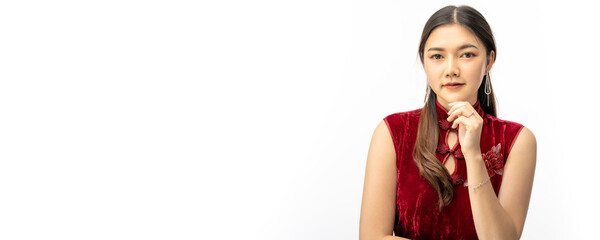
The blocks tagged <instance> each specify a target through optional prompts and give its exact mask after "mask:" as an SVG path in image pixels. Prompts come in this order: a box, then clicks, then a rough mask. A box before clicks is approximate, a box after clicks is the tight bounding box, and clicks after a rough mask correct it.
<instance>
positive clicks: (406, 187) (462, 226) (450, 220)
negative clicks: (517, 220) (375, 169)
mask: <svg viewBox="0 0 600 240" xmlns="http://www.w3.org/2000/svg"><path fill="white" fill-rule="evenodd" d="M473 108H474V109H475V110H476V111H477V113H479V115H480V116H481V117H482V118H483V126H482V130H481V145H480V147H481V152H482V157H483V159H484V162H485V166H486V168H487V169H488V174H489V175H490V177H491V179H490V182H491V184H492V186H493V189H494V191H495V193H496V196H498V191H499V190H500V184H501V183H502V170H503V169H504V161H505V159H506V156H508V154H509V153H510V149H511V148H512V145H513V144H514V140H515V139H516V137H517V135H518V134H519V132H520V131H521V129H522V128H523V125H521V124H519V123H516V122H511V121H506V120H501V119H498V118H496V117H494V116H492V115H489V114H486V113H485V112H483V109H482V108H481V106H480V103H479V100H477V102H476V103H475V104H474V105H473ZM421 110H422V108H421V109H416V110H412V111H407V112H399V113H393V114H390V115H388V116H386V117H385V118H384V121H385V123H386V124H387V127H388V130H389V131H390V134H391V136H392V140H393V142H394V146H395V150H396V169H397V183H398V185H397V192H396V215H395V216H396V217H395V223H394V235H395V236H399V237H405V238H409V239H436V240H438V239H448V240H449V239H478V237H477V233H476V231H475V225H474V222H473V215H472V212H471V203H470V201H469V192H468V187H467V186H468V182H467V166H466V163H465V159H464V156H463V154H462V151H461V149H460V142H459V140H458V135H457V140H456V144H455V146H453V147H449V146H448V143H447V136H448V133H449V132H450V131H456V133H458V131H457V130H458V128H457V129H452V128H451V124H450V123H449V122H448V121H447V120H446V119H447V118H448V111H447V110H446V109H445V108H444V107H443V106H442V105H441V104H440V103H439V102H437V101H436V113H437V119H438V126H439V127H440V131H439V132H440V136H439V143H438V148H437V154H436V155H437V158H438V160H439V161H440V162H442V163H445V161H446V159H447V158H448V156H449V155H450V154H453V156H454V159H455V164H454V165H455V167H454V172H453V173H452V174H451V176H452V181H453V184H454V199H453V200H452V202H450V204H449V205H447V206H445V207H444V208H442V211H441V212H439V211H438V209H437V204H438V196H437V193H436V192H435V190H434V189H433V187H431V185H430V184H429V182H428V181H427V180H426V179H425V178H423V177H422V176H421V175H420V173H419V169H418V168H417V166H416V165H415V162H414V161H413V157H412V150H413V148H414V146H415V140H416V137H417V129H418V128H417V127H418V124H419V118H420V113H421ZM475 184H478V183H475ZM475 184H473V185H475Z"/></svg>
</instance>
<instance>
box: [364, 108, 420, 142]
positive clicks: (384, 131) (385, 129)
mask: <svg viewBox="0 0 600 240" xmlns="http://www.w3.org/2000/svg"><path fill="white" fill-rule="evenodd" d="M420 115H421V108H419V109H414V110H410V111H404V112H396V113H392V114H388V115H387V116H385V117H384V118H383V120H382V121H381V122H380V123H379V125H377V128H376V129H375V132H376V133H375V134H377V135H378V136H382V135H386V136H388V137H389V136H391V139H392V141H393V143H394V145H396V146H398V145H399V144H400V142H401V140H402V136H403V135H404V132H405V129H406V128H410V127H411V126H412V125H414V124H418V119H419V116H420Z"/></svg>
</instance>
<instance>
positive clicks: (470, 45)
mask: <svg viewBox="0 0 600 240" xmlns="http://www.w3.org/2000/svg"><path fill="white" fill-rule="evenodd" d="M465 48H475V49H479V48H477V47H476V46H475V45H473V44H465V45H462V46H460V47H459V48H458V50H459V51H460V50H463V49H465ZM427 51H428V52H429V51H442V52H443V51H444V49H443V48H438V47H433V48H429V49H427Z"/></svg>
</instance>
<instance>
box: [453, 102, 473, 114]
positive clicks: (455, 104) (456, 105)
mask: <svg viewBox="0 0 600 240" xmlns="http://www.w3.org/2000/svg"><path fill="white" fill-rule="evenodd" d="M451 104H452V105H451V107H450V110H448V116H450V115H451V114H452V113H454V112H455V111H456V110H458V109H460V108H462V107H465V106H467V105H470V104H468V102H453V103H451ZM448 105H450V104H448Z"/></svg>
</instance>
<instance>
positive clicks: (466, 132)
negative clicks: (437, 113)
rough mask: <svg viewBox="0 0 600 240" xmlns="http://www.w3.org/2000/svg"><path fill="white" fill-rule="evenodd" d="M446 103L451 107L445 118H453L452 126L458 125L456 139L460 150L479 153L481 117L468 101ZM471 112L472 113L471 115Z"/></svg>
mask: <svg viewBox="0 0 600 240" xmlns="http://www.w3.org/2000/svg"><path fill="white" fill-rule="evenodd" d="M448 105H449V106H450V107H451V108H450V110H449V111H448V119H447V120H448V121H449V122H451V121H453V120H454V122H453V123H452V128H457V127H458V141H459V142H460V150H462V152H463V155H465V156H468V155H471V156H473V155H475V154H478V155H481V147H480V146H481V143H480V142H481V128H482V126H483V118H481V116H480V115H479V113H477V111H475V109H474V108H473V106H471V104H470V103H469V102H453V103H450V104H448ZM472 112H473V114H472V115H471V113H472ZM469 115H471V116H469ZM467 116H469V117H467ZM465 159H466V158H465Z"/></svg>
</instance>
